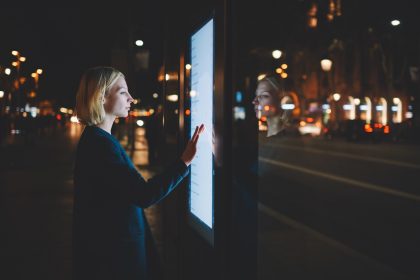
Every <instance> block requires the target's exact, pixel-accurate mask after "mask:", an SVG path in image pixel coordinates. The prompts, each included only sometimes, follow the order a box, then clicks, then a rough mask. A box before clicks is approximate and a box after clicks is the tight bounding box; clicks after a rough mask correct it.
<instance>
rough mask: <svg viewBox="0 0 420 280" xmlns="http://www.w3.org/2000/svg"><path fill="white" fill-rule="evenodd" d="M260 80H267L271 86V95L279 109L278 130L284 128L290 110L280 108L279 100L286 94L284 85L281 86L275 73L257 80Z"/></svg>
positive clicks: (287, 121) (287, 122) (288, 118)
mask: <svg viewBox="0 0 420 280" xmlns="http://www.w3.org/2000/svg"><path fill="white" fill-rule="evenodd" d="M259 82H260V83H261V82H267V83H268V84H269V85H270V86H271V88H272V89H273V90H274V92H272V94H271V95H272V96H273V98H274V100H275V102H276V103H277V109H278V110H279V112H280V113H279V115H278V117H279V118H278V122H279V124H278V126H279V129H280V130H279V131H282V130H284V129H285V128H286V127H287V126H288V125H289V124H290V118H291V116H290V112H288V111H286V110H283V109H282V108H281V100H282V98H283V97H285V96H286V91H285V89H284V87H283V86H282V83H281V82H280V80H279V79H278V76H277V75H274V74H273V75H267V76H265V77H264V78H263V79H261V80H260V81H259Z"/></svg>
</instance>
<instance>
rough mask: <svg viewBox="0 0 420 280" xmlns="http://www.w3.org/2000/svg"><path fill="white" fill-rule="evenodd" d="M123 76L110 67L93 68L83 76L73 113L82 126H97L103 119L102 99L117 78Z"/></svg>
mask: <svg viewBox="0 0 420 280" xmlns="http://www.w3.org/2000/svg"><path fill="white" fill-rule="evenodd" d="M120 77H122V78H124V75H123V74H122V73H121V72H120V71H118V70H116V69H114V68H112V67H105V66H99V67H93V68H89V69H87V70H86V71H85V73H84V74H83V76H82V78H81V80H80V84H79V89H78V91H77V95H76V107H75V112H76V116H77V118H78V120H79V121H80V122H81V123H82V124H84V125H97V124H100V123H102V122H103V120H104V118H105V109H104V106H103V102H102V101H103V99H104V98H105V96H106V95H108V93H109V89H110V88H111V87H112V85H113V84H114V83H115V82H116V80H117V79H118V78H120Z"/></svg>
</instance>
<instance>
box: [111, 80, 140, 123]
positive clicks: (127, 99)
mask: <svg viewBox="0 0 420 280" xmlns="http://www.w3.org/2000/svg"><path fill="white" fill-rule="evenodd" d="M133 100H134V99H133V98H132V97H131V95H130V93H129V92H128V87H127V83H126V82H125V79H124V78H123V77H120V78H118V79H117V81H116V82H115V83H114V85H113V86H112V87H111V88H110V89H109V93H108V95H107V96H106V97H105V104H104V108H105V112H106V113H107V114H110V115H113V116H115V117H123V118H125V117H127V116H128V111H129V110H130V104H131V102H133Z"/></svg>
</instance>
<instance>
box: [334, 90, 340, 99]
mask: <svg viewBox="0 0 420 280" xmlns="http://www.w3.org/2000/svg"><path fill="white" fill-rule="evenodd" d="M340 98H341V95H340V94H339V93H338V92H336V93H334V94H333V99H334V101H339V100H340Z"/></svg>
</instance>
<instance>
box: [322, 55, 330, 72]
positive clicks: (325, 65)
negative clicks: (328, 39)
mask: <svg viewBox="0 0 420 280" xmlns="http://www.w3.org/2000/svg"><path fill="white" fill-rule="evenodd" d="M331 67H332V60H331V59H328V58H324V59H323V60H321V68H322V70H323V71H325V72H329V71H330V70H331Z"/></svg>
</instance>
